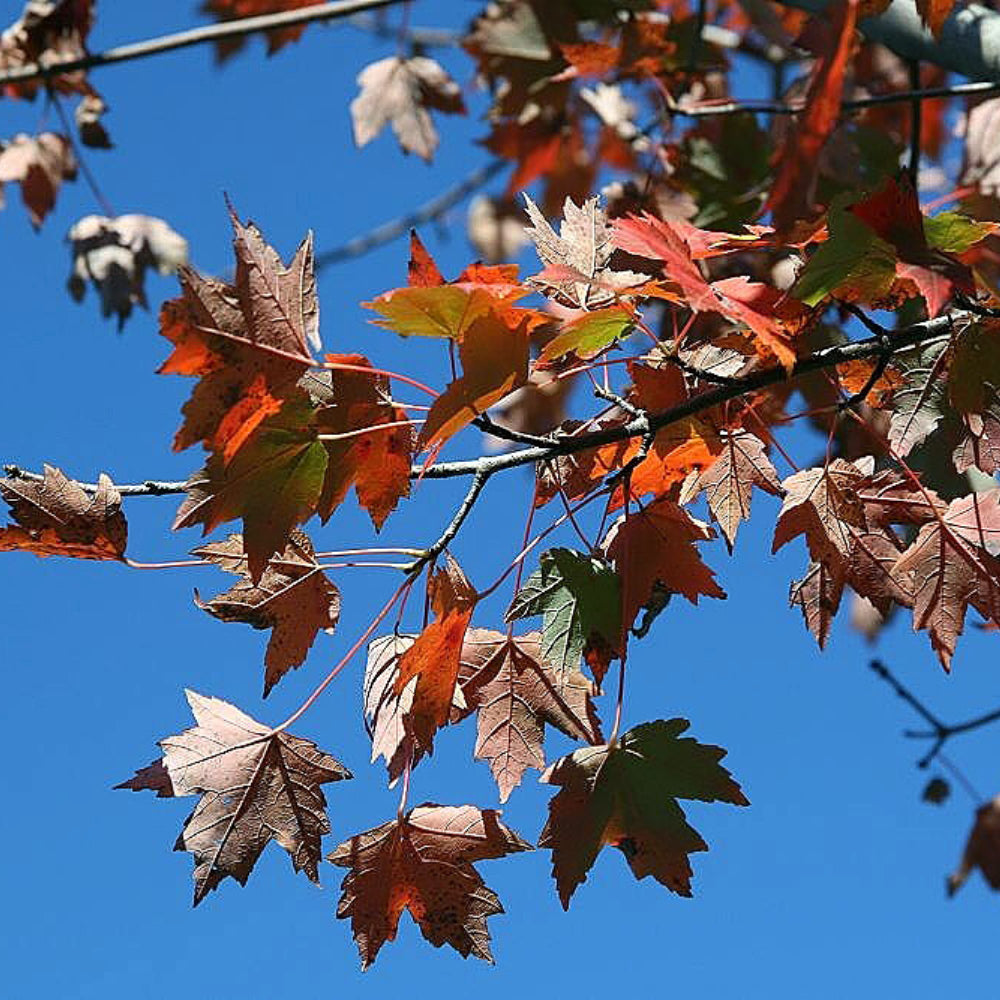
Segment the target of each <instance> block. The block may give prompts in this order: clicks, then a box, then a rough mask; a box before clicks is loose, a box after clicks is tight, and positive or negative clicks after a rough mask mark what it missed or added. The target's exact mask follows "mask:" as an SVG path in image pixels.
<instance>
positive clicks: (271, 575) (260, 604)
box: [191, 531, 340, 698]
mask: <svg viewBox="0 0 1000 1000" xmlns="http://www.w3.org/2000/svg"><path fill="white" fill-rule="evenodd" d="M191 554H192V555H194V556H196V557H198V558H199V559H207V560H208V561H209V562H213V563H216V564H217V565H219V566H220V567H221V568H222V569H224V570H226V571H227V572H229V573H237V574H239V575H240V576H241V577H242V579H241V580H240V582H239V583H237V584H234V585H233V586H232V587H230V588H229V590H227V591H226V592H225V593H223V594H218V595H217V596H216V597H213V598H212V599H211V600H209V601H203V600H202V599H201V596H200V595H199V594H198V591H197V590H195V592H194V601H195V604H197V605H198V607H199V608H202V609H203V610H204V611H207V612H208V613H209V614H210V615H212V616H214V617H215V618H218V619H219V620H220V621H224V622H245V623H246V624H247V625H252V626H253V627H254V628H258V629H271V630H272V631H271V638H270V639H269V640H268V644H267V653H266V654H265V656H264V666H265V668H266V672H265V674H264V697H265V698H266V697H267V696H268V694H269V693H270V691H271V688H273V687H274V685H275V684H277V683H278V681H280V680H281V678H282V677H284V675H285V674H286V673H287V672H288V671H289V670H291V669H293V668H294V667H298V666H300V665H301V664H302V663H303V662H304V661H305V658H306V656H307V655H308V653H309V650H310V648H311V647H312V644H313V642H314V641H315V639H316V633H317V632H318V631H319V630H320V629H325V630H327V631H328V632H332V631H333V630H334V629H335V628H336V627H337V621H338V619H339V618H340V591H339V590H338V589H337V588H336V587H335V586H334V585H333V584H332V583H331V582H330V581H329V580H328V579H327V578H326V575H325V574H324V573H323V571H322V570H321V569H320V568H319V565H318V564H317V562H316V555H315V550H314V549H313V545H312V542H310V541H309V538H308V537H307V536H306V535H305V534H304V533H303V532H301V531H293V532H292V534H291V537H290V538H289V541H288V544H287V545H286V546H285V549H284V551H283V552H280V553H278V554H277V555H274V556H272V557H271V558H270V560H268V563H267V567H266V568H265V570H264V573H263V575H262V576H261V578H260V580H259V581H258V582H257V583H254V582H253V581H252V580H251V579H250V574H249V570H248V567H247V557H246V553H245V551H244V548H243V538H242V537H241V536H240V535H230V536H229V538H228V539H227V540H226V541H225V542H214V543H212V544H211V545H204V546H202V547H201V548H197V549H195V550H194V551H193V552H192V553H191Z"/></svg>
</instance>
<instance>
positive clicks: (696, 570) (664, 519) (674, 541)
mask: <svg viewBox="0 0 1000 1000" xmlns="http://www.w3.org/2000/svg"><path fill="white" fill-rule="evenodd" d="M714 537H715V532H714V531H713V530H712V528H711V527H709V525H707V524H705V523H704V522H702V521H699V520H697V519H696V518H693V517H692V516H691V515H690V514H689V513H688V512H687V511H686V510H685V509H684V508H683V507H681V506H679V505H678V504H676V503H674V502H673V501H672V500H665V499H664V500H658V501H656V502H655V503H652V504H650V505H649V506H647V507H641V508H640V509H639V510H637V511H634V512H633V513H631V514H630V515H629V516H628V517H621V518H619V519H618V521H617V522H616V523H615V524H614V525H612V527H611V530H610V531H609V532H608V535H607V538H605V540H604V546H605V548H606V550H607V553H608V555H609V556H610V557H611V558H612V559H614V561H615V569H616V570H617V571H618V573H619V575H620V576H621V578H622V627H623V628H624V629H628V627H629V626H630V625H631V624H632V622H634V621H635V617H636V615H637V614H638V612H639V610H640V609H641V608H642V607H643V605H645V604H646V603H647V602H648V601H649V600H650V599H651V598H652V597H653V595H654V592H655V590H656V588H657V586H658V585H659V586H661V587H665V588H666V589H667V590H668V591H671V592H674V593H678V594H683V595H684V596H685V597H686V598H687V599H688V600H689V601H690V602H691V603H692V604H697V603H698V598H699V596H701V595H705V596H706V597H718V598H724V597H725V596H726V592H725V591H724V590H723V589H722V588H721V587H720V586H719V585H718V584H717V583H716V582H715V574H714V573H713V572H712V570H710V569H709V568H708V567H707V566H706V565H705V564H704V563H703V562H702V560H701V556H700V555H699V554H698V550H697V549H696V548H695V545H694V543H695V542H699V541H705V540H707V539H710V538H714Z"/></svg>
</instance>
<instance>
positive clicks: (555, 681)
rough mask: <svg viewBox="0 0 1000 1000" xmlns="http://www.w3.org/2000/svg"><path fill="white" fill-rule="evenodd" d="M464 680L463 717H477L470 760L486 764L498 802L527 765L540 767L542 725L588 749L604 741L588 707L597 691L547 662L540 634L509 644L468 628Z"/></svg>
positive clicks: (577, 674)
mask: <svg viewBox="0 0 1000 1000" xmlns="http://www.w3.org/2000/svg"><path fill="white" fill-rule="evenodd" d="M462 674H463V675H465V676H464V678H463V680H462V682H461V690H462V695H463V697H464V700H465V703H466V706H467V708H466V712H470V711H473V710H475V711H476V712H477V713H478V714H477V717H476V733H477V736H476V749H475V756H476V758H477V759H478V760H486V761H488V762H489V765H490V770H491V771H492V772H493V777H494V779H495V780H496V783H497V788H498V789H499V791H500V801H501V802H506V801H507V799H508V797H509V796H510V793H511V792H512V791H513V790H514V789H515V788H516V787H517V786H518V785H519V784H520V783H521V778H522V777H523V775H524V772H525V771H526V770H527V769H528V768H529V767H533V768H535V769H537V770H539V771H541V770H543V769H544V768H545V754H544V751H543V749H542V741H543V737H544V728H545V725H546V724H548V725H550V726H555V727H556V729H559V730H560V731H562V732H564V733H565V734H566V735H567V736H571V737H573V738H574V739H582V740H585V741H586V742H588V743H597V742H599V741H600V739H601V735H600V734H601V730H600V723H599V722H598V719H597V713H596V711H595V710H594V705H593V701H592V698H593V696H594V695H595V694H598V693H599V691H598V690H597V687H596V686H595V685H594V683H593V682H592V681H589V680H588V679H587V678H586V677H584V676H583V674H581V673H580V671H579V670H576V669H575V668H574V669H570V670H565V669H557V668H555V667H554V665H550V664H549V663H547V662H546V660H545V659H544V654H543V653H542V636H541V635H540V634H539V633H538V632H529V633H527V634H525V635H520V636H514V637H512V638H508V637H507V636H506V635H505V634H503V633H502V632H494V631H491V630H489V629H470V630H469V631H468V632H467V633H466V636H465V643H464V645H463V648H462Z"/></svg>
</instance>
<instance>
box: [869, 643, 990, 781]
mask: <svg viewBox="0 0 1000 1000" xmlns="http://www.w3.org/2000/svg"><path fill="white" fill-rule="evenodd" d="M869 666H870V667H871V669H872V670H874V671H875V673H876V674H878V676H879V677H881V678H882V680H884V681H885V682H886V683H887V684H888V685H889V686H890V687H891V688H892V689H893V690H894V691H895V692H896V694H898V695H899V697H900V698H902V699H903V701H905V702H906V703H907V704H908V705H909V706H910V707H911V708H912V709H913V710H914V711H915V712H916V713H917V714H918V715H920V716H921V717H922V718H923V719H924V720H925V721H926V722H927V723H928V724H929V725H930V727H931V728H930V729H929V730H913V729H906V730H904V731H903V735H904V736H905V737H907V738H908V739H911V740H933V741H934V742H933V743H932V744H931V748H930V750H928V751H927V753H925V754H924V755H923V757H921V758H920V760H918V761H917V767H919V768H926V767H927V766H928V765H929V764H930V763H931V761H932V760H934V758H935V757H937V756H938V754H939V753H940V752H941V750H942V748H943V747H944V745H945V743H947V742H948V740H950V739H951V738H952V737H953V736H958V735H960V734H961V733H968V732H972V730H974V729H980V728H981V727H982V726H988V725H990V724H991V723H993V722H997V721H1000V709H995V710H994V711H992V712H986V713H985V714H983V715H977V716H976V717H975V718H974V719H969V720H968V721H967V722H960V723H958V724H956V725H953V726H950V725H948V724H947V723H945V722H942V721H941V720H940V719H939V718H938V717H937V716H936V715H935V714H934V713H933V712H932V711H931V710H930V709H929V708H928V707H927V706H926V705H925V704H924V703H923V702H922V701H920V699H919V698H917V696H916V695H914V694H913V693H912V692H911V691H910V690H909V688H907V687H906V686H905V685H903V683H902V682H901V681H899V680H898V679H897V678H896V676H895V675H894V674H893V673H892V671H891V670H889V668H888V667H887V666H886V665H885V664H884V663H882V661H881V660H872V661H871V663H870V664H869Z"/></svg>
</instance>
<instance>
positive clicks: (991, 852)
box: [947, 795, 1000, 896]
mask: <svg viewBox="0 0 1000 1000" xmlns="http://www.w3.org/2000/svg"><path fill="white" fill-rule="evenodd" d="M976 868H978V869H979V870H980V871H981V872H982V874H983V878H984V879H985V880H986V884H987V885H988V886H989V887H990V888H991V889H1000V795H998V796H997V797H996V798H995V799H993V800H992V801H990V802H987V803H986V805H983V806H980V807H979V808H978V809H977V810H976V820H975V822H974V823H973V824H972V830H971V832H970V833H969V839H968V840H967V841H966V844H965V850H964V852H963V853H962V861H961V863H960V864H959V866H958V868H957V869H956V870H955V871H954V872H953V873H952V874H951V875H949V876H948V882H947V888H948V895H949V896H954V895H955V893H956V892H958V890H959V889H961V888H962V886H963V885H965V881H966V879H968V877H969V876H970V875H971V874H972V872H973V870H974V869H976Z"/></svg>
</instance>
